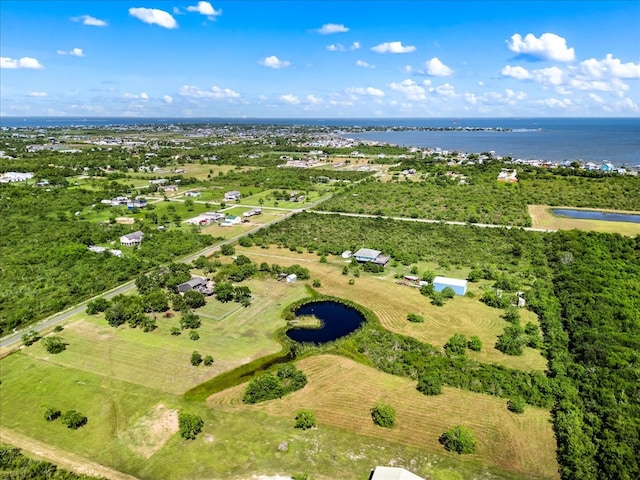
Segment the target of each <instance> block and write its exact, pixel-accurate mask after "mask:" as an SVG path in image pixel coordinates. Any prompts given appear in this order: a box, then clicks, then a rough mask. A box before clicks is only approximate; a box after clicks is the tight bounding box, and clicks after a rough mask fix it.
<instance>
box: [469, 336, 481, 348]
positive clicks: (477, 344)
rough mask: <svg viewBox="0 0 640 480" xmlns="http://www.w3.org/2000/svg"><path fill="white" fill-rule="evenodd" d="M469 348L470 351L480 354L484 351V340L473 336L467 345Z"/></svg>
mask: <svg viewBox="0 0 640 480" xmlns="http://www.w3.org/2000/svg"><path fill="white" fill-rule="evenodd" d="M467 347H469V350H473V351H474V352H479V351H480V350H482V340H480V337H477V336H475V335H473V336H472V337H471V338H470V339H469V342H468V343H467Z"/></svg>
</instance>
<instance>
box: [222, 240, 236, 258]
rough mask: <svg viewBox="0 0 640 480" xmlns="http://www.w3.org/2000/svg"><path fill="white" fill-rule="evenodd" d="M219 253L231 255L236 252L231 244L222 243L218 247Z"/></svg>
mask: <svg viewBox="0 0 640 480" xmlns="http://www.w3.org/2000/svg"><path fill="white" fill-rule="evenodd" d="M220 253H222V255H226V256H231V255H233V254H234V253H236V249H235V248H233V245H230V244H228V243H223V244H222V246H221V247H220Z"/></svg>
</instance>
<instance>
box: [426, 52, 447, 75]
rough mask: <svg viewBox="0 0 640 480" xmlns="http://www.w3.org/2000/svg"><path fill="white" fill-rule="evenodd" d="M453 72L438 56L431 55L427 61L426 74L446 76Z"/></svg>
mask: <svg viewBox="0 0 640 480" xmlns="http://www.w3.org/2000/svg"><path fill="white" fill-rule="evenodd" d="M451 74H453V70H451V68H449V67H447V66H446V65H445V64H444V63H442V62H441V61H440V59H439V58H438V57H433V58H432V59H431V60H429V61H427V75H433V76H434V77H448V76H449V75H451Z"/></svg>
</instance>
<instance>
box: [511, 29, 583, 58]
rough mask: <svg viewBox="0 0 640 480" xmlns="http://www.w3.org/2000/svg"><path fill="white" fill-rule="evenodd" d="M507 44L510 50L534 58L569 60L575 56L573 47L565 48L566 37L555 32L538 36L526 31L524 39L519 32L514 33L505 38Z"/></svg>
mask: <svg viewBox="0 0 640 480" xmlns="http://www.w3.org/2000/svg"><path fill="white" fill-rule="evenodd" d="M507 46H508V47H509V50H511V51H512V52H515V53H518V54H520V55H524V56H526V57H529V58H532V59H535V60H555V61H558V62H571V61H572V60H575V58H576V54H575V51H574V49H573V48H567V41H566V39H564V38H562V37H560V36H558V35H556V34H555V33H543V34H542V35H540V38H536V37H535V36H534V35H533V34H531V33H528V34H527V35H526V36H525V37H524V39H523V38H522V36H521V35H520V34H519V33H515V34H513V35H512V36H511V39H510V40H507Z"/></svg>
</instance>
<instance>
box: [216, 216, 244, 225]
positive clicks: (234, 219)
mask: <svg viewBox="0 0 640 480" xmlns="http://www.w3.org/2000/svg"><path fill="white" fill-rule="evenodd" d="M241 223H242V218H240V217H238V216H236V215H227V216H226V217H225V218H224V220H223V221H222V223H221V224H220V226H221V227H233V226H234V225H239V224H241Z"/></svg>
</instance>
